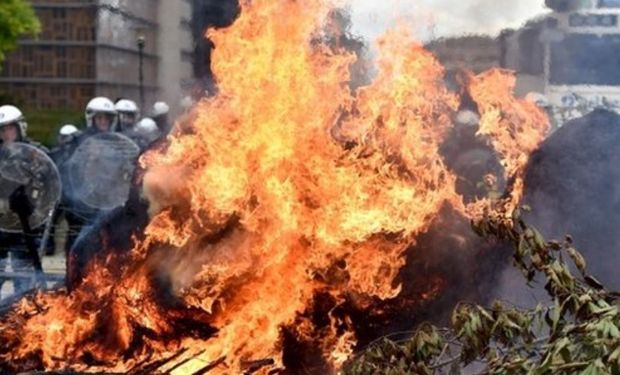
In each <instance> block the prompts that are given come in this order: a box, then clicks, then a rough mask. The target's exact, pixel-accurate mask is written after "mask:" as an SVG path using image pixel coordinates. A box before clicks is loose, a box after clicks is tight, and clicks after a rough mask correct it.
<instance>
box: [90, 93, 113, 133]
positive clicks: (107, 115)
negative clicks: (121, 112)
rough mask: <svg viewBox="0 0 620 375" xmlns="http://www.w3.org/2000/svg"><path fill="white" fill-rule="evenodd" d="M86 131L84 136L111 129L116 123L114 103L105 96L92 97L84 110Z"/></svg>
mask: <svg viewBox="0 0 620 375" xmlns="http://www.w3.org/2000/svg"><path fill="white" fill-rule="evenodd" d="M84 117H85V118H86V131H85V132H84V136H89V135H92V134H96V133H106V132H111V131H113V130H114V129H115V128H116V126H117V123H118V112H117V111H116V108H115V107H114V103H112V101H111V100H110V99H108V98H106V97H103V96H100V97H96V98H93V99H92V100H91V101H89V102H88V104H87V105H86V110H85V112H84Z"/></svg>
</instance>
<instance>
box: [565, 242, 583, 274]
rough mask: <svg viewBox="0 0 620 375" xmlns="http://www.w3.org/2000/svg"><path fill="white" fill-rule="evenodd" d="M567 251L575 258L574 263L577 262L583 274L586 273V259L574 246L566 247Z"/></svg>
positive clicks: (576, 264)
mask: <svg viewBox="0 0 620 375" xmlns="http://www.w3.org/2000/svg"><path fill="white" fill-rule="evenodd" d="M566 251H567V252H568V255H569V256H570V257H571V259H572V260H573V263H575V266H576V267H577V269H578V270H579V272H581V273H582V274H583V273H585V272H586V260H585V259H584V257H583V256H582V255H581V254H580V253H579V252H578V251H577V250H576V249H575V248H573V247H569V248H568V249H566Z"/></svg>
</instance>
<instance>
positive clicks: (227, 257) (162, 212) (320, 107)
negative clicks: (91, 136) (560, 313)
mask: <svg viewBox="0 0 620 375" xmlns="http://www.w3.org/2000/svg"><path fill="white" fill-rule="evenodd" d="M331 10H332V5H331V4H330V2H328V1H305V2H299V1H291V0H278V1H271V0H270V1H267V0H255V1H252V2H251V4H249V3H246V4H245V5H243V6H242V12H241V16H240V17H239V19H238V20H237V21H236V23H235V24H234V25H233V26H232V27H231V28H229V29H225V30H218V31H211V32H210V37H211V38H212V39H213V40H214V42H215V44H216V45H217V49H216V50H215V55H214V66H213V69H214V72H215V75H216V76H217V77H220V81H219V82H218V88H219V93H218V95H217V96H215V97H213V98H209V99H205V100H203V101H202V102H201V103H200V104H199V105H198V106H197V107H196V108H195V110H194V112H193V118H192V121H191V124H189V125H188V124H179V125H177V129H176V133H175V135H174V136H172V137H171V139H170V144H169V145H168V146H167V147H166V149H165V150H159V151H153V152H151V153H149V154H147V155H145V156H144V157H143V158H142V163H143V165H144V167H145V170H146V173H145V175H144V177H143V181H144V190H145V192H146V195H147V196H148V198H149V200H150V204H151V207H150V209H151V214H152V219H151V222H150V224H149V225H148V227H147V229H146V231H145V236H144V239H141V240H137V241H136V244H135V247H134V249H133V250H132V251H131V252H130V253H129V254H128V255H125V256H118V255H115V256H112V255H110V256H108V257H105V258H102V259H99V261H97V262H95V263H94V264H92V265H91V266H90V268H89V272H88V274H87V276H86V278H85V279H84V280H83V282H82V283H81V285H80V286H79V287H78V288H77V289H76V290H75V291H73V292H72V293H70V294H67V293H64V292H56V293H51V294H39V295H36V296H34V297H32V298H27V299H24V300H22V301H21V302H20V303H19V304H17V305H16V306H15V307H14V309H13V311H12V312H11V313H10V314H8V315H7V316H6V317H5V318H4V319H3V320H2V323H0V327H1V328H0V329H1V330H2V335H1V336H2V339H0V340H1V341H0V343H1V348H0V358H2V361H3V362H5V363H8V365H7V368H9V369H12V370H15V369H48V370H49V369H52V370H53V369H72V370H78V371H89V372H95V371H119V372H125V371H129V370H130V369H134V368H140V366H143V365H144V364H145V363H148V364H154V365H155V367H149V368H150V369H151V371H155V369H157V370H158V371H161V372H166V371H168V372H171V373H179V374H191V373H197V372H199V371H203V372H204V371H206V370H205V369H209V370H210V372H209V373H238V372H240V371H241V369H245V370H247V371H249V372H251V371H254V370H259V369H260V371H267V370H266V369H267V368H268V369H278V368H284V367H286V366H285V363H284V360H283V350H285V349H286V348H285V346H286V345H287V344H286V342H294V343H295V345H296V346H297V347H300V348H306V350H307V351H309V352H313V353H315V354H316V358H317V362H321V363H324V367H323V370H321V371H323V372H325V371H326V369H327V371H334V370H335V369H337V368H339V366H341V365H342V363H343V362H344V361H345V360H346V359H347V358H349V356H350V355H351V354H352V352H353V350H354V348H355V345H356V333H355V328H354V327H353V324H352V323H351V319H350V316H348V315H347V313H346V311H345V312H344V313H343V312H342V309H339V308H338V307H339V306H342V305H344V304H346V305H347V306H351V308H352V309H355V310H356V311H371V310H372V309H373V306H374V303H375V302H376V301H388V300H397V299H398V297H399V294H400V290H401V286H400V285H399V284H398V283H397V282H396V276H397V275H398V273H399V272H400V270H401V268H402V267H403V266H404V264H405V252H406V250H407V249H408V248H409V246H410V245H411V244H412V243H414V242H415V241H416V237H417V236H418V235H419V234H421V233H423V232H424V231H426V230H427V229H428V228H429V225H430V223H431V222H432V221H433V219H434V218H436V217H437V215H438V213H439V212H440V211H441V210H442V208H443V207H445V206H446V205H451V206H453V207H454V208H455V209H457V210H459V211H461V212H463V213H464V214H467V215H470V217H471V216H475V215H478V214H480V213H481V212H483V211H484V210H488V209H490V208H491V207H492V206H494V205H495V203H493V202H490V201H487V200H485V201H480V202H476V203H475V204H473V205H470V206H465V205H464V204H463V203H462V199H461V198H460V196H459V195H458V194H457V193H456V192H455V188H454V186H455V176H454V175H453V174H452V173H451V171H449V170H448V169H447V168H446V167H445V165H444V162H443V160H442V157H441V155H440V152H439V148H440V146H441V144H442V141H443V140H444V138H445V137H446V135H447V133H448V132H449V131H450V128H451V126H452V125H451V123H452V121H451V118H452V116H453V115H454V113H455V111H456V109H457V107H458V104H459V97H458V96H457V95H456V94H454V93H452V92H450V91H449V90H448V89H447V88H446V87H445V86H444V84H443V81H442V79H443V68H442V67H441V66H440V64H439V63H438V62H437V60H436V59H435V58H434V57H433V56H432V55H431V54H430V53H429V52H427V51H425V50H424V49H423V48H422V46H421V45H420V44H418V43H416V42H415V41H414V40H413V39H412V38H411V36H410V35H409V34H408V33H407V31H406V30H405V29H404V28H401V29H397V30H393V31H391V32H389V33H387V34H386V35H385V36H384V37H383V38H381V40H380V41H379V44H378V47H379V51H380V55H379V57H378V60H377V68H378V74H377V76H376V77H375V78H374V80H373V81H372V83H371V84H370V85H368V86H365V87H362V88H360V89H357V90H356V91H355V92H352V91H351V90H350V88H349V85H348V82H349V80H350V78H349V67H350V65H351V64H352V63H354V61H355V56H354V55H352V54H350V53H348V52H346V51H345V50H342V49H339V48H338V46H334V45H330V44H329V43H325V42H324V41H325V40H327V39H329V38H328V37H329V33H330V30H329V28H327V27H324V26H325V24H324V23H323V22H324V20H325V19H326V17H327V15H328V13H329V12H330V11H331ZM513 86H514V77H513V76H512V75H511V74H509V73H507V72H501V71H494V72H490V73H486V74H483V75H481V76H477V77H472V79H471V85H470V88H469V89H470V94H471V95H472V97H473V99H474V100H475V101H476V102H477V104H478V106H479V108H480V111H481V116H482V124H481V133H482V134H483V135H486V136H489V137H490V139H491V142H492V144H493V146H494V147H495V149H496V150H497V152H498V154H499V155H500V156H501V157H502V159H503V161H504V163H505V167H506V171H507V172H508V173H510V175H511V177H514V178H515V183H513V185H512V186H514V187H516V189H517V190H516V191H514V192H513V193H512V196H513V198H515V199H517V198H518V197H519V191H518V190H519V189H520V184H519V183H518V182H517V181H519V177H518V176H519V173H520V169H522V168H523V166H524V164H525V162H526V161H527V155H528V154H529V152H531V151H532V150H533V149H534V148H535V147H536V146H537V144H538V142H540V140H541V139H542V136H543V135H544V132H545V130H546V125H547V123H546V118H545V117H544V115H543V114H542V113H541V112H540V111H538V109H537V108H535V107H534V106H533V104H530V103H526V102H524V101H521V100H517V99H515V98H513V97H512V95H511V91H512V88H513ZM503 203H505V204H507V205H508V206H510V205H514V204H515V200H514V199H508V200H507V201H505V202H503ZM429 298H430V297H429ZM325 301H327V302H325ZM318 322H320V323H318ZM172 357H173V358H172ZM160 360H163V361H162V362H158V361H160ZM164 362H165V363H166V364H164ZM158 364H160V365H161V366H159V367H157V365H158ZM142 368H143V367H142Z"/></svg>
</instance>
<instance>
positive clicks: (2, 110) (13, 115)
mask: <svg viewBox="0 0 620 375" xmlns="http://www.w3.org/2000/svg"><path fill="white" fill-rule="evenodd" d="M12 124H17V125H18V126H19V133H20V136H21V138H25V137H26V130H28V123H27V122H26V119H25V118H24V114H23V113H22V111H20V110H19V108H17V107H15V106H12V105H3V106H2V107H0V128H2V127H5V126H8V125H12Z"/></svg>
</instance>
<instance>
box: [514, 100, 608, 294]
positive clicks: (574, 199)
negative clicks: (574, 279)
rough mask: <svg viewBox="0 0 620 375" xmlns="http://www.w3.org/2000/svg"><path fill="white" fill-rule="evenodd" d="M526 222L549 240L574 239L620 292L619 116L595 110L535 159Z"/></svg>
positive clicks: (527, 187)
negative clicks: (530, 209) (529, 209)
mask: <svg viewBox="0 0 620 375" xmlns="http://www.w3.org/2000/svg"><path fill="white" fill-rule="evenodd" d="M524 201H525V203H527V204H529V205H530V206H531V208H532V212H531V214H529V215H528V217H527V221H528V222H529V223H531V224H533V225H535V226H536V227H538V228H539V229H540V230H541V232H542V233H543V234H544V235H545V236H547V237H549V238H556V239H562V238H564V236H565V235H566V234H571V235H572V237H573V239H574V241H575V247H576V248H577V249H579V250H580V251H581V252H582V253H583V255H584V256H585V257H586V260H587V262H588V269H589V270H590V272H592V273H593V274H594V276H595V277H597V278H599V279H600V280H601V281H602V282H603V283H604V284H606V285H608V286H609V287H612V288H616V289H617V288H620V278H619V277H618V271H617V269H618V262H619V261H620V230H619V229H620V116H619V115H618V114H616V113H614V112H610V111H605V110H595V111H594V112H592V113H590V114H588V115H586V116H584V117H582V118H580V119H576V120H573V121H569V122H568V123H566V124H565V125H563V126H562V127H561V128H560V129H559V130H557V131H556V132H555V133H554V134H553V135H551V136H550V137H549V138H548V139H547V140H546V141H545V142H544V143H543V145H542V146H541V147H540V149H539V150H538V151H537V152H536V153H535V154H534V155H533V156H532V158H531V161H530V163H529V166H528V169H527V173H526V176H525V198H524Z"/></svg>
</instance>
